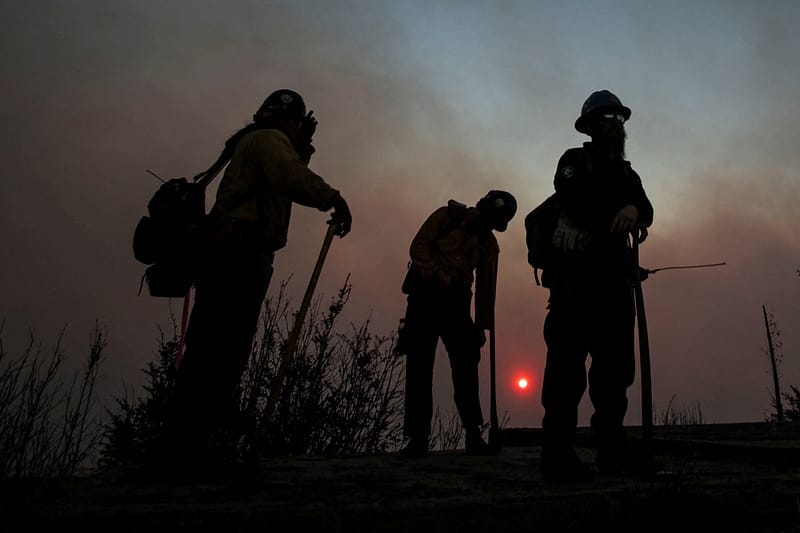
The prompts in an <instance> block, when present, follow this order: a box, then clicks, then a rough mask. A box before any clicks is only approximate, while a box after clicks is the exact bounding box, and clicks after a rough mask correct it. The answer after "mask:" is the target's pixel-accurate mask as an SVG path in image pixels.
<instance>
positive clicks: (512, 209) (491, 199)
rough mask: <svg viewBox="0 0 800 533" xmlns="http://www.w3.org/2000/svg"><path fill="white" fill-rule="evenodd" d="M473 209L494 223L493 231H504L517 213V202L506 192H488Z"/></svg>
mask: <svg viewBox="0 0 800 533" xmlns="http://www.w3.org/2000/svg"><path fill="white" fill-rule="evenodd" d="M475 207H477V208H478V209H480V210H481V211H483V212H485V213H488V214H489V216H490V217H491V218H492V220H493V221H494V222H495V228H494V229H496V230H497V231H505V230H506V228H508V223H509V222H510V221H511V219H512V218H514V215H515V214H516V212H517V200H516V199H515V198H514V197H513V196H512V195H511V193H508V192H506V191H489V192H488V193H487V194H486V196H484V197H483V198H481V199H480V200H478V203H477V204H476V205H475Z"/></svg>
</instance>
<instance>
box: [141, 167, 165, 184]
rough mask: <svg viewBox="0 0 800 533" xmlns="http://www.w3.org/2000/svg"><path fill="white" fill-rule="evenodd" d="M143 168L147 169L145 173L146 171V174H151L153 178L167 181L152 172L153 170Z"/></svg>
mask: <svg viewBox="0 0 800 533" xmlns="http://www.w3.org/2000/svg"><path fill="white" fill-rule="evenodd" d="M145 170H146V171H147V173H148V174H150V175H151V176H153V177H154V178H155V179H157V180H158V181H160V182H161V183H166V182H167V181H166V180H165V179H164V178H162V177H161V176H159V175H158V174H156V173H155V172H153V171H152V170H150V169H149V168H148V169H145Z"/></svg>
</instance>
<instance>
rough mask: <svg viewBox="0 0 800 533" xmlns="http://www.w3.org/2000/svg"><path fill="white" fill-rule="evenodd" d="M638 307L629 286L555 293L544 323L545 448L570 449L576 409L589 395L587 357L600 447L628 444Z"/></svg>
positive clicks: (595, 425)
mask: <svg viewBox="0 0 800 533" xmlns="http://www.w3.org/2000/svg"><path fill="white" fill-rule="evenodd" d="M634 318H635V313H634V303H633V292H632V290H631V288H630V284H626V283H625V282H619V283H616V284H613V285H612V284H608V285H602V286H601V287H599V288H598V287H592V288H589V289H585V290H581V291H574V290H568V291H565V292H563V293H562V292H560V291H559V290H558V289H553V290H551V298H550V305H549V311H548V314H547V317H546V318H545V324H544V338H545V342H546V343H547V363H546V367H545V372H544V382H543V384H542V405H543V407H544V410H545V414H544V419H543V421H542V427H543V428H544V433H545V443H546V444H547V445H554V446H561V445H572V443H573V441H574V438H575V430H576V426H577V422H578V405H579V403H580V401H581V398H582V397H583V393H584V391H585V390H586V385H587V379H586V366H585V365H586V356H587V355H591V366H590V370H589V376H588V384H589V397H590V399H591V401H592V405H593V406H594V414H593V416H592V419H591V425H592V428H593V429H594V431H595V433H596V436H597V438H598V445H600V446H603V445H608V446H614V445H616V444H619V443H621V441H622V440H623V439H624V429H623V419H624V418H625V413H626V411H627V408H628V398H627V392H626V391H627V388H628V387H630V386H631V385H632V384H633V380H634V374H635V356H634V330H633V327H634Z"/></svg>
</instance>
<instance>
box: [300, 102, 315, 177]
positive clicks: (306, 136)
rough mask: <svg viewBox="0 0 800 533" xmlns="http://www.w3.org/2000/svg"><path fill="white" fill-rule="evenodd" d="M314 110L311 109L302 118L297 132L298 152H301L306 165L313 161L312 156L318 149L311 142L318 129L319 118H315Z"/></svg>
mask: <svg viewBox="0 0 800 533" xmlns="http://www.w3.org/2000/svg"><path fill="white" fill-rule="evenodd" d="M313 115H314V111H309V112H308V114H307V115H306V116H305V117H303V118H302V119H301V120H300V129H299V130H298V132H297V145H298V146H297V152H298V153H299V154H300V157H301V159H302V160H303V161H304V162H305V163H306V165H307V164H308V163H309V162H310V161H311V156H312V155H313V154H314V152H316V151H317V149H316V148H314V145H313V144H311V142H312V138H313V137H314V132H316V131H317V124H318V122H317V119H316V118H314V116H313Z"/></svg>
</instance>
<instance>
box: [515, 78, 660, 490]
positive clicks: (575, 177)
mask: <svg viewBox="0 0 800 533" xmlns="http://www.w3.org/2000/svg"><path fill="white" fill-rule="evenodd" d="M630 115H631V110H630V109H629V108H627V107H625V106H624V105H622V103H621V102H620V100H619V99H618V98H617V97H616V96H615V95H614V94H612V93H610V92H609V91H605V90H603V91H597V92H594V93H592V94H591V95H590V96H589V98H588V99H587V100H586V102H585V103H584V104H583V108H582V111H581V115H580V117H579V118H578V119H577V120H576V122H575V129H577V130H578V131H579V132H581V133H584V134H586V135H589V136H591V139H592V140H591V142H585V143H584V144H583V146H582V147H580V148H571V149H569V150H567V151H566V153H564V155H563V156H561V159H560V160H559V162H558V168H557V170H556V175H555V190H556V195H555V198H556V199H557V205H558V209H559V211H558V218H557V222H556V223H555V231H554V232H553V234H552V246H553V250H551V253H552V257H550V262H549V263H548V264H547V266H545V267H544V270H543V277H542V282H543V284H544V286H545V287H548V288H549V289H550V299H549V304H548V310H549V311H548V313H547V317H546V319H545V323H544V339H545V342H546V343H547V365H546V368H545V372H544V382H543V385H542V405H543V406H544V410H545V414H544V419H543V421H542V426H543V429H544V436H545V442H544V445H543V449H542V457H541V461H542V471H543V474H544V476H545V478H546V479H549V480H558V481H587V480H590V479H591V478H593V477H594V471H593V470H592V469H590V468H589V467H588V466H587V465H585V464H583V463H582V462H581V461H580V460H579V458H578V456H577V454H576V453H575V450H574V449H573V443H574V438H575V430H576V426H577V422H578V405H579V403H580V401H581V398H582V396H583V393H584V391H585V390H586V385H587V376H586V369H585V361H586V357H587V355H589V354H590V355H591V358H592V359H591V368H590V370H589V372H588V384H589V397H590V398H591V401H592V404H593V406H594V414H593V416H592V419H591V425H592V428H593V430H594V432H595V435H596V438H597V441H596V442H597V454H596V465H597V468H598V470H599V472H600V473H602V474H605V473H617V472H620V471H623V470H627V469H628V468H629V467H633V466H635V467H637V468H639V469H641V468H647V465H646V464H645V458H644V457H641V456H637V455H635V454H632V453H631V452H632V451H631V450H629V448H628V446H627V444H626V439H625V432H624V428H623V419H624V417H625V413H626V411H627V407H628V399H627V393H626V391H627V389H628V387H629V386H630V385H632V384H633V381H634V374H635V356H634V319H635V310H634V299H633V277H632V276H633V270H632V260H631V256H630V249H629V245H628V238H629V236H630V234H631V233H633V234H634V238H637V239H640V240H643V237H644V236H645V235H646V232H645V231H644V228H646V227H648V226H650V224H651V223H652V222H653V207H652V205H651V204H650V201H649V200H648V198H647V195H646V194H645V191H644V189H643V187H642V182H641V179H640V178H639V175H638V174H637V173H636V172H635V171H634V170H633V169H632V168H631V165H630V163H629V162H628V161H626V160H625V138H626V133H625V127H624V124H625V121H627V120H628V119H629V118H630ZM528 231H529V232H530V231H531V229H530V228H529V229H528ZM640 231H641V234H640ZM529 245H530V241H529ZM634 463H635V464H634ZM650 464H651V465H652V461H650Z"/></svg>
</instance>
